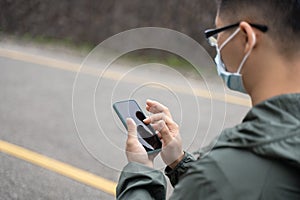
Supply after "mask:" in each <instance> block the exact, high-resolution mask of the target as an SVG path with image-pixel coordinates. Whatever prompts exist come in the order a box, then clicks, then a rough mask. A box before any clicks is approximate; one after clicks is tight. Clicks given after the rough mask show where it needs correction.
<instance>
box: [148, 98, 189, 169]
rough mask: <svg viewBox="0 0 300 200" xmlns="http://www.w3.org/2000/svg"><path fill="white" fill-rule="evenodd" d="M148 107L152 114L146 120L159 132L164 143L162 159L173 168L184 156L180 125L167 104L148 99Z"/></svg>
mask: <svg viewBox="0 0 300 200" xmlns="http://www.w3.org/2000/svg"><path fill="white" fill-rule="evenodd" d="M146 109H147V110H148V111H149V112H150V113H152V115H151V116H149V117H147V118H146V119H145V120H144V122H145V123H146V124H151V125H152V126H153V128H154V129H155V130H156V131H157V132H158V136H159V137H160V139H161V141H162V144H163V145H162V151H161V157H162V160H163V161H164V163H165V164H166V165H168V166H169V167H171V168H172V169H173V168H175V167H176V165H177V164H178V163H179V162H180V161H181V160H182V158H183V157H184V152H183V150H182V142H181V137H180V134H179V127H178V125H177V124H176V123H175V122H174V121H173V119H172V116H171V113H170V112H169V109H168V108H167V107H166V106H164V105H162V104H160V103H158V102H156V101H152V100H147V102H146Z"/></svg>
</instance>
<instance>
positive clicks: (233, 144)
mask: <svg viewBox="0 0 300 200" xmlns="http://www.w3.org/2000/svg"><path fill="white" fill-rule="evenodd" d="M200 154H201V155H200V157H199V159H197V160H196V159H194V158H193V157H192V156H191V155H190V154H188V153H186V154H185V158H184V159H183V160H182V161H181V162H180V163H179V164H178V165H177V167H176V168H175V169H174V170H171V169H170V168H168V167H167V168H166V169H165V174H166V175H167V176H168V177H169V179H170V181H171V183H172V185H173V186H174V192H173V194H172V196H171V197H170V199H192V200H195V199H203V200H206V199H210V200H211V199H229V200H234V199H242V200H247V199H249V200H255V199H270V200H276V199H284V200H299V199H300V94H289V95H282V96H277V97H274V98H272V99H269V100H267V101H264V102H262V103H260V104H259V105H256V106H255V107H253V108H252V109H251V110H250V111H249V113H248V114H247V115H246V117H245V118H244V120H243V122H242V123H241V124H239V125H237V126H235V127H233V128H230V129H226V130H224V131H223V132H222V133H221V135H220V137H219V138H218V139H217V140H215V141H214V142H212V145H211V146H210V147H208V148H206V149H203V150H202V151H201V152H200ZM117 198H118V199H130V200H135V199H143V200H147V199H165V198H166V180H165V178H164V175H163V173H162V172H160V171H158V170H154V169H150V168H148V167H146V166H143V165H140V164H137V163H129V164H128V165H127V166H125V167H124V169H123V172H122V174H121V176H120V180H119V184H118V186H117Z"/></svg>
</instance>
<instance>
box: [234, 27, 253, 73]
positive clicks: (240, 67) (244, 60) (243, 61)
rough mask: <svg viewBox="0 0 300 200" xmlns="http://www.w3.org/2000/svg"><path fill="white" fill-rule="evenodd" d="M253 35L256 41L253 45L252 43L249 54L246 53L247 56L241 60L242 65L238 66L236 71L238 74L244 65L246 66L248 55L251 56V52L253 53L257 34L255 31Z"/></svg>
mask: <svg viewBox="0 0 300 200" xmlns="http://www.w3.org/2000/svg"><path fill="white" fill-rule="evenodd" d="M252 37H253V41H254V43H253V45H252V48H251V49H250V50H249V51H248V53H247V54H246V55H245V57H244V58H243V60H242V62H241V64H240V66H239V68H238V71H237V72H236V73H237V74H240V72H241V70H242V67H243V66H244V64H245V62H246V60H247V59H248V57H249V56H250V54H251V52H252V50H253V47H254V45H255V44H256V36H255V33H254V32H253V33H252Z"/></svg>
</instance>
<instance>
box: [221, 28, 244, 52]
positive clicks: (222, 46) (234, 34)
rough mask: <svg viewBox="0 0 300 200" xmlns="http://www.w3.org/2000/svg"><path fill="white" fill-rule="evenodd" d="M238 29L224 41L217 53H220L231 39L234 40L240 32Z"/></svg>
mask: <svg viewBox="0 0 300 200" xmlns="http://www.w3.org/2000/svg"><path fill="white" fill-rule="evenodd" d="M240 30H241V29H240V27H239V28H238V29H236V31H234V33H233V34H232V35H231V36H229V38H227V40H225V42H224V43H223V44H222V45H221V46H220V48H219V51H220V52H221V50H222V49H223V48H224V47H225V45H226V44H228V42H230V40H232V38H234V37H235V36H236V35H237V34H238V33H239V32H240Z"/></svg>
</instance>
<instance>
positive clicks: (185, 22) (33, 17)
mask: <svg viewBox="0 0 300 200" xmlns="http://www.w3.org/2000/svg"><path fill="white" fill-rule="evenodd" d="M215 13H216V6H215V1H213V0H109V1H107V0H72V1H71V0H51V1H44V0H0V30H1V31H2V32H4V33H7V34H14V35H24V34H28V35H31V36H33V37H36V36H39V37H48V38H55V39H67V40H70V41H73V42H88V43H91V44H94V45H96V44H98V43H100V42H101V41H103V40H105V39H106V38H108V37H110V36H112V35H114V34H117V33H119V32H121V31H125V30H128V29H132V28H137V27H145V26H155V27H164V28H170V29H174V30H177V31H180V32H182V33H185V34H187V35H189V36H190V37H192V38H194V39H195V40H197V41H199V42H200V43H201V44H203V45H204V46H207V45H206V42H204V36H203V34H202V33H203V30H204V29H205V28H208V27H212V26H213V24H214V16H215Z"/></svg>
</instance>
